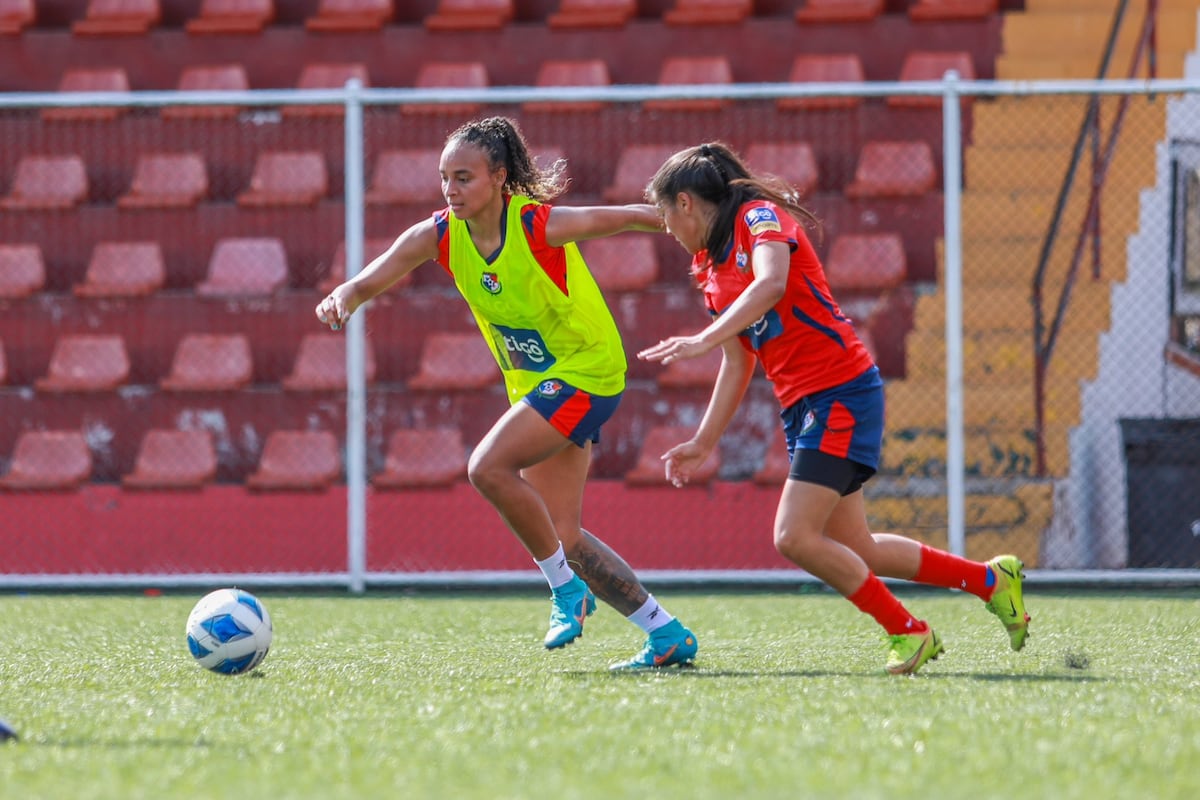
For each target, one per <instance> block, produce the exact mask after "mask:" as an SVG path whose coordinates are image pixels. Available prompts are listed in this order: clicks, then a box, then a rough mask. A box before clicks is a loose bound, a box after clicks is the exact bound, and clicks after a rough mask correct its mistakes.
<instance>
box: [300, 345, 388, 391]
mask: <svg viewBox="0 0 1200 800" xmlns="http://www.w3.org/2000/svg"><path fill="white" fill-rule="evenodd" d="M365 368H366V379H367V383H368V384H369V383H373V382H374V381H375V350H374V349H373V348H372V347H371V342H370V341H367V342H366V364H365ZM281 385H282V386H283V388H284V389H287V390H288V391H292V392H320V391H326V390H345V388H346V337H344V336H341V335H340V334H336V333H307V334H305V335H304V336H303V338H301V339H300V348H299V350H298V351H297V352H296V360H295V362H294V363H293V364H292V371H291V373H289V374H288V375H286V376H284V378H283V380H282V381H281Z"/></svg>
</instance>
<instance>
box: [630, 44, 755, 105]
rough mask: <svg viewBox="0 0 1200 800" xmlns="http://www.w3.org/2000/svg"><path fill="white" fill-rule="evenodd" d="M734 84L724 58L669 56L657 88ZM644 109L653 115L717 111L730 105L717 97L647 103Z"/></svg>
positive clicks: (731, 71)
mask: <svg viewBox="0 0 1200 800" xmlns="http://www.w3.org/2000/svg"><path fill="white" fill-rule="evenodd" d="M718 83H733V68H732V67H730V65H729V59H728V58H727V57H725V56H671V57H668V58H667V59H665V60H664V61H663V64H662V67H661V68H660V69H659V73H658V85H659V86H688V85H696V84H718ZM642 105H643V107H644V108H646V109H649V110H653V111H717V110H720V109H722V108H725V107H726V106H728V105H729V101H728V100H724V99H722V98H719V97H711V98H710V97H705V98H694V99H679V100H647V101H645V102H644V103H643V104H642Z"/></svg>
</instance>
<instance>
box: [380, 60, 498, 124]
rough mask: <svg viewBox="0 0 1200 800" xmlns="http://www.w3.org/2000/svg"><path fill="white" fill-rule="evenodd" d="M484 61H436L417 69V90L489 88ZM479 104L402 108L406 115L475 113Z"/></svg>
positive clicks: (415, 85) (429, 104) (416, 104)
mask: <svg viewBox="0 0 1200 800" xmlns="http://www.w3.org/2000/svg"><path fill="white" fill-rule="evenodd" d="M488 83H489V80H488V73H487V67H486V66H484V64H483V62H482V61H433V62H426V63H424V64H422V65H421V68H420V69H418V70H417V78H416V83H415V84H414V88H417V89H483V88H486V87H487V86H488ZM479 108H480V104H479V103H413V104H411V105H405V106H401V107H400V111H401V112H402V113H405V114H474V113H475V112H476V111H478V110H479Z"/></svg>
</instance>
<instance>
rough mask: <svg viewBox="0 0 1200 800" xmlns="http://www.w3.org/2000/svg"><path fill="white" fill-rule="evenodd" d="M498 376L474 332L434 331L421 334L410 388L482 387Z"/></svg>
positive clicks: (480, 340)
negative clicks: (419, 353)
mask: <svg viewBox="0 0 1200 800" xmlns="http://www.w3.org/2000/svg"><path fill="white" fill-rule="evenodd" d="M499 379H500V368H499V367H498V366H497V365H496V359H495V358H493V357H492V352H491V350H489V349H488V346H487V344H486V343H485V342H484V341H483V338H482V337H481V336H480V335H479V334H478V333H477V332H474V331H472V332H470V333H451V332H443V331H439V332H434V333H430V334H429V335H427V336H426V337H425V341H424V343H423V344H422V346H421V358H420V363H419V365H418V367H417V372H416V374H415V375H413V376H412V377H411V378H409V380H408V387H409V388H410V389H425V390H432V391H445V390H454V389H482V388H485V387H488V386H492V385H494V384H495V383H496V382H497V381H498V380H499Z"/></svg>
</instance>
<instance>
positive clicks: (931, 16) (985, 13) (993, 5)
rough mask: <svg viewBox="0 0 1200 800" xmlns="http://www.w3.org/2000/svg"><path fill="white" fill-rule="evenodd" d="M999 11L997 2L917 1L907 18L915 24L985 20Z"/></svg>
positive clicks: (909, 8)
mask: <svg viewBox="0 0 1200 800" xmlns="http://www.w3.org/2000/svg"><path fill="white" fill-rule="evenodd" d="M999 9H1000V4H999V2H998V0H917V2H916V3H914V4H912V5H911V6H909V7H908V16H909V17H910V18H911V19H913V20H914V21H916V22H942V21H945V20H960V19H986V18H988V17H990V16H991V15H992V14H995V13H996V12H997V11H999Z"/></svg>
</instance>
